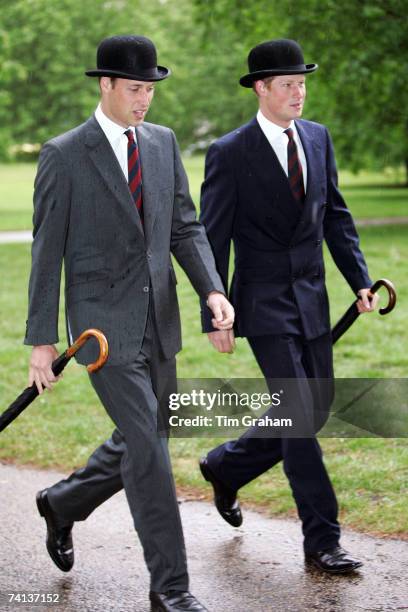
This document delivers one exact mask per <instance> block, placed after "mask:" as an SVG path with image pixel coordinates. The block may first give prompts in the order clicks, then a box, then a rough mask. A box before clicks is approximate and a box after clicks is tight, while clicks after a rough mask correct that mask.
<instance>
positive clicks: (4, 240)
mask: <svg viewBox="0 0 408 612" xmlns="http://www.w3.org/2000/svg"><path fill="white" fill-rule="evenodd" d="M356 225H357V227H368V226H371V225H408V217H383V218H372V219H357V220H356ZM31 241H32V234H31V230H30V231H28V230H27V231H26V230H24V231H16V232H0V244H12V243H17V242H31Z"/></svg>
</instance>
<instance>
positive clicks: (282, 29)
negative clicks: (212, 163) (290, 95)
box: [195, 0, 408, 179]
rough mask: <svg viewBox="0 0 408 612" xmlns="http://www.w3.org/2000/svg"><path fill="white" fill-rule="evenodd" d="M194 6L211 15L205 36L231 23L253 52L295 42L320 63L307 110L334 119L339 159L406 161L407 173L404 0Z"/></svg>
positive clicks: (229, 1) (356, 165) (209, 1)
mask: <svg viewBox="0 0 408 612" xmlns="http://www.w3.org/2000/svg"><path fill="white" fill-rule="evenodd" d="M195 4H196V7H197V11H198V12H200V14H204V15H205V18H208V23H209V27H208V29H207V39H208V38H209V37H210V36H211V35H214V33H215V32H216V31H220V29H223V30H224V29H225V30H226V31H227V32H228V33H229V36H232V35H234V34H235V38H236V39H239V40H241V41H243V42H244V43H245V45H246V49H247V50H249V49H250V48H251V47H252V46H254V45H255V44H257V43H259V42H261V41H263V40H268V39H271V38H275V37H276V38H294V39H295V40H297V41H298V42H299V43H300V44H301V45H302V47H303V50H304V54H305V58H306V62H308V63H309V62H317V63H318V64H319V67H320V68H319V71H318V72H317V73H316V74H314V75H313V76H310V80H308V85H309V84H310V87H309V93H308V98H309V99H308V102H307V105H306V110H305V116H306V117H307V118H309V119H314V120H317V121H322V122H324V123H327V124H328V125H329V127H330V130H331V132H332V134H333V137H334V140H335V143H336V150H337V153H338V157H339V158H340V162H341V164H342V165H343V166H347V167H350V168H352V169H354V170H358V169H360V168H362V167H367V166H373V167H376V168H383V167H385V166H391V165H401V163H403V164H405V166H406V168H407V179H408V142H407V138H406V133H407V127H408V111H407V106H408V89H407V87H406V86H405V81H406V75H407V74H408V46H407V44H406V41H407V40H408V20H407V19H406V1H405V0H343V1H342V2H336V1H335V0H325V1H323V2H322V0H296V2H295V1H294V0H281V1H280V2H279V3H276V4H273V5H272V4H271V3H270V2H269V1H267V0H251V2H250V3H249V4H248V3H244V2H242V1H241V0H239V1H237V0H234V1H233V0H195ZM204 44H205V43H204ZM237 61H239V60H237ZM312 79H313V80H312Z"/></svg>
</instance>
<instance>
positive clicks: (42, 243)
mask: <svg viewBox="0 0 408 612" xmlns="http://www.w3.org/2000/svg"><path fill="white" fill-rule="evenodd" d="M69 202H70V197H69V180H68V176H67V170H66V165H65V162H64V159H63V156H62V154H61V152H60V150H59V149H58V148H57V146H56V145H55V144H52V143H47V144H45V145H44V147H43V149H42V151H41V154H40V159H39V165H38V171H37V176H36V179H35V183H34V216H33V226H34V229H33V244H32V249H31V258H32V264H31V274H30V282H29V289H28V319H27V327H26V335H25V339H24V344H29V345H40V344H54V343H55V342H58V309H59V296H60V285H61V269H62V261H63V256H64V249H65V241H66V235H67V229H68V220H69Z"/></svg>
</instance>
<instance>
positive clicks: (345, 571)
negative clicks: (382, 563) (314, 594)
mask: <svg viewBox="0 0 408 612" xmlns="http://www.w3.org/2000/svg"><path fill="white" fill-rule="evenodd" d="M305 563H306V565H309V566H313V568H315V569H318V570H320V571H321V572H325V574H351V572H354V571H355V570H357V569H359V568H360V567H362V566H363V565H364V563H359V564H358V565H355V566H354V567H350V568H348V569H343V570H338V569H337V570H331V569H324V568H323V567H321V565H319V564H318V563H317V562H316V561H315V560H314V559H305Z"/></svg>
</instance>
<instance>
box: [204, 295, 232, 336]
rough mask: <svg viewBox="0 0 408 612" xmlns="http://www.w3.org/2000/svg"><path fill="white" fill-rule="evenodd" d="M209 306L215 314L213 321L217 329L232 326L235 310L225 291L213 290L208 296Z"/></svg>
mask: <svg viewBox="0 0 408 612" xmlns="http://www.w3.org/2000/svg"><path fill="white" fill-rule="evenodd" d="M207 306H208V308H209V309H210V310H211V311H212V313H213V315H214V318H213V319H211V323H212V325H213V327H214V328H215V329H222V330H225V329H231V328H232V326H233V324H234V317H235V312H234V309H233V307H232V306H231V304H230V303H229V301H228V300H227V298H226V297H225V295H224V294H223V293H220V292H219V291H211V292H210V293H209V294H208V297H207Z"/></svg>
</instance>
